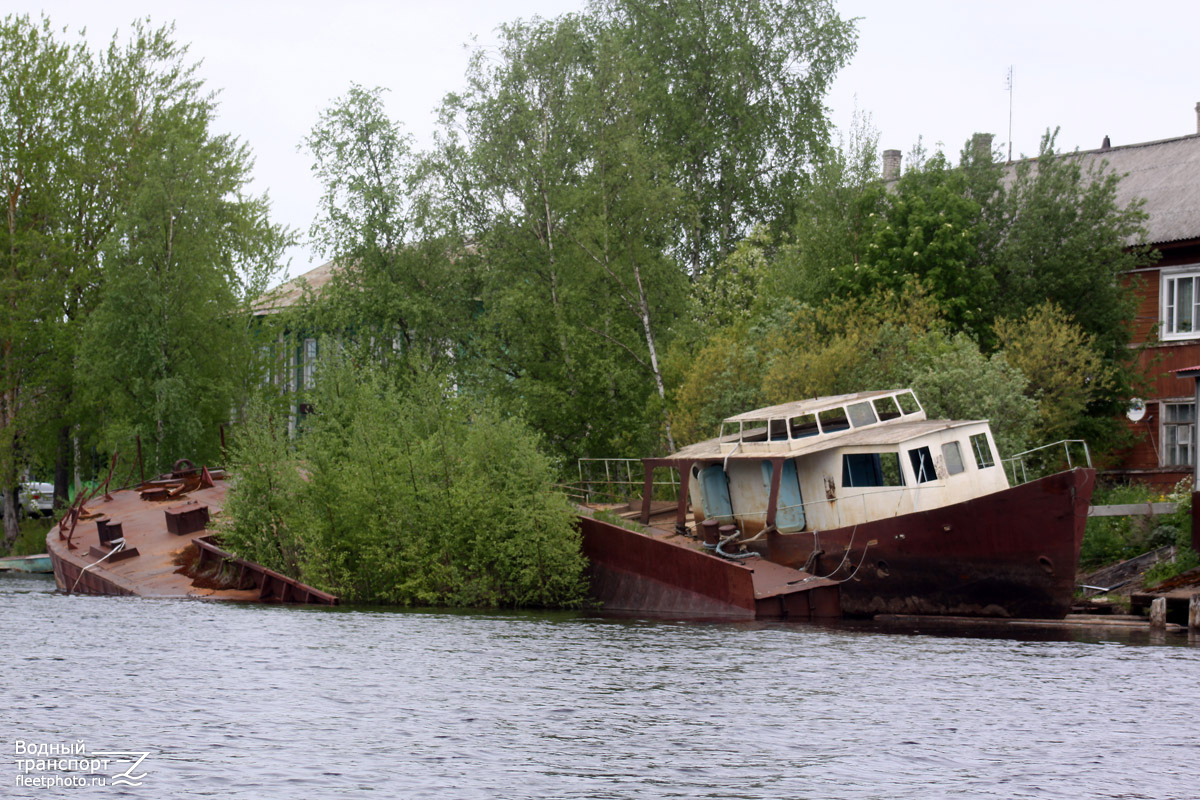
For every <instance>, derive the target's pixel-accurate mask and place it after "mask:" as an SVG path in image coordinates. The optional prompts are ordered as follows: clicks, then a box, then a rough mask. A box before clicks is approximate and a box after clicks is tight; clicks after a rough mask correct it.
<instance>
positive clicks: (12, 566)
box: [0, 553, 54, 572]
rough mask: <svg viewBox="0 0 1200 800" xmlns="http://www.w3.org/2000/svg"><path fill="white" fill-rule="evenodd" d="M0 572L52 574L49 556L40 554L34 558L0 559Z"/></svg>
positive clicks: (52, 569)
mask: <svg viewBox="0 0 1200 800" xmlns="http://www.w3.org/2000/svg"><path fill="white" fill-rule="evenodd" d="M0 572H54V567H52V566H51V565H50V556H49V554H47V553H42V554H41V555H36V556H9V557H7V558H0Z"/></svg>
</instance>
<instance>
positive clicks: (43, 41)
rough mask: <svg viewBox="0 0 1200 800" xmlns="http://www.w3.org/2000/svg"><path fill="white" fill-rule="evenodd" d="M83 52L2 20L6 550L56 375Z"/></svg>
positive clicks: (0, 266)
mask: <svg viewBox="0 0 1200 800" xmlns="http://www.w3.org/2000/svg"><path fill="white" fill-rule="evenodd" d="M83 59H84V55H83V54H82V52H81V51H80V50H79V49H78V48H76V47H71V46H69V45H66V44H62V43H60V42H58V41H56V38H55V32H54V31H53V29H52V28H51V27H50V23H49V21H47V20H44V19H43V20H42V21H41V23H40V24H36V23H34V22H32V21H30V20H29V18H28V17H11V16H9V17H6V18H5V19H4V20H3V22H2V23H0V74H3V75H4V80H3V81H2V82H0V186H2V188H3V193H4V201H5V209H4V210H5V218H4V224H3V225H0V306H2V307H3V311H2V312H0V491H2V492H3V493H4V509H5V511H4V544H5V547H6V548H7V547H9V546H11V545H12V543H13V541H15V540H16V537H17V535H18V533H19V521H18V519H17V515H16V506H17V504H16V491H17V484H18V481H19V478H20V471H21V469H22V468H23V467H24V466H25V465H26V463H27V460H28V457H29V445H30V442H29V438H30V436H31V434H32V433H33V431H34V430H35V428H36V426H37V423H38V414H39V411H40V408H39V401H40V400H41V399H42V398H44V397H45V394H46V392H45V387H46V384H47V382H48V380H49V374H51V373H52V370H49V369H48V362H49V360H50V355H51V353H52V352H53V351H52V343H53V341H54V338H55V336H54V331H53V329H54V324H55V309H56V306H57V302H56V301H57V298H56V296H55V293H56V292H57V291H58V290H59V288H60V287H61V279H62V263H63V261H64V258H65V256H66V255H67V254H68V253H69V247H70V245H69V241H68V240H67V239H66V237H65V236H64V235H63V219H62V218H63V211H64V209H63V208H62V201H63V198H64V196H65V195H66V194H67V193H68V192H69V190H70V189H69V186H68V185H67V183H68V178H67V175H66V174H65V173H64V171H63V167H64V165H65V164H66V162H67V161H68V160H69V159H70V153H69V149H70V145H69V143H70V142H71V141H72V139H73V137H74V136H75V135H77V134H78V130H77V128H76V121H75V119H74V118H73V116H72V110H73V105H74V103H73V99H74V96H75V95H74V92H73V90H74V89H75V88H76V87H75V84H74V82H73V78H74V76H75V75H76V74H77V73H78V72H79V71H80V70H81V69H82V66H81V62H82V61H83Z"/></svg>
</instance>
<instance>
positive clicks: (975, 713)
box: [0, 576, 1200, 800]
mask: <svg viewBox="0 0 1200 800" xmlns="http://www.w3.org/2000/svg"><path fill="white" fill-rule="evenodd" d="M52 588H53V584H52V583H47V582H45V581H39V580H38V579H36V578H28V577H22V578H10V577H7V576H6V577H3V578H0V618H3V619H4V620H6V625H5V643H6V647H5V653H6V654H7V658H6V660H5V663H4V664H3V666H4V667H5V668H4V669H3V670H0V691H2V692H3V696H4V697H5V703H6V708H5V709H4V711H3V718H4V726H3V729H4V730H5V731H6V732H7V738H8V739H10V740H15V739H22V740H24V741H27V742H64V741H71V742H74V741H76V740H82V741H84V742H86V743H87V746H88V748H89V750H149V751H151V755H150V756H149V757H148V758H147V760H146V761H145V762H144V765H143V766H144V768H145V770H146V771H147V773H148V774H147V778H146V779H145V789H144V790H146V791H152V793H153V795H154V796H161V797H179V798H200V797H246V798H275V797H279V798H294V797H311V798H320V797H357V796H359V795H362V794H365V793H375V794H378V795H380V796H385V797H404V798H409V797H411V798H423V797H439V798H444V797H454V798H498V797H503V798H544V797H556V798H613V799H614V800H618V799H619V800H625V799H626V798H709V797H711V798H780V797H788V798H854V799H855V800H864V799H867V798H921V800H927V799H928V798H941V797H947V798H950V797H953V798H958V797H963V796H971V797H986V798H1077V797H1085V796H1086V797H1104V798H1143V797H1146V798H1168V797H1171V798H1185V797H1196V796H1197V788H1196V782H1195V774H1194V764H1195V763H1196V762H1197V758H1198V756H1200V748H1198V745H1197V742H1198V741H1200V722H1197V719H1196V716H1195V713H1194V707H1195V698H1194V695H1195V687H1196V677H1197V675H1200V648H1196V647H1191V646H1170V645H1186V644H1187V640H1186V639H1179V638H1174V639H1171V640H1169V641H1168V642H1167V646H1153V647H1151V646H1142V645H1143V644H1144V643H1143V642H1139V641H1137V640H1136V639H1133V638H1130V639H1124V640H1121V639H1116V638H1115V637H1114V634H1111V633H1104V634H1101V635H1099V636H1093V637H1091V638H1088V637H1087V636H1086V635H1085V636H1082V637H1077V638H1078V639H1079V640H1074V641H1072V640H1065V641H1022V640H1017V639H1003V638H980V637H978V636H976V635H975V634H973V633H972V634H970V635H969V636H968V635H942V636H936V637H935V636H919V635H911V634H897V633H888V632H881V631H878V630H875V629H872V628H869V627H861V626H839V627H816V626H800V625H783V624H778V625H769V624H757V623H755V624H703V625H697V624H683V623H677V622H668V621H649V620H619V619H611V618H603V617H598V616H594V615H590V616H589V615H586V614H563V613H556V614H536V613H435V612H397V611H375V610H356V609H340V610H328V609H324V610H311V609H288V608H271V607H256V606H229V605H217V604H206V603H198V602H171V601H139V600H136V599H129V598H87V597H64V596H61V595H57V594H54V593H53V592H52V591H50V590H51V589H52ZM1106 640H1108V641H1106ZM5 749H6V752H7V753H8V754H9V757H7V758H6V759H5V762H6V763H7V765H8V766H7V767H6V772H5V774H4V775H3V780H4V785H5V787H6V788H5V790H4V791H0V794H5V793H6V792H8V791H9V790H11V789H12V787H13V781H14V778H15V776H16V774H17V772H16V767H15V764H14V758H13V757H12V756H11V754H12V752H13V747H12V745H11V744H8V745H7V746H6V748H5ZM1148 765H1153V768H1149V767H1148ZM13 791H15V792H16V795H15V796H17V797H38V798H42V797H46V796H48V795H49V794H50V793H48V792H47V791H46V790H45V789H31V788H22V787H17V788H16V789H15V790H13ZM106 791H107V795H106V796H122V795H123V794H124V795H127V796H143V795H139V794H137V793H135V792H133V791H132V790H128V791H125V790H118V789H109V790H106ZM22 792H25V794H22ZM147 796H148V795H147Z"/></svg>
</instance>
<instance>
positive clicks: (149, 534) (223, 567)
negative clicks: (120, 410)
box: [46, 456, 338, 605]
mask: <svg viewBox="0 0 1200 800" xmlns="http://www.w3.org/2000/svg"><path fill="white" fill-rule="evenodd" d="M113 466H114V467H115V466H116V457H115V456H114V458H113ZM111 479H112V469H111V468H110V470H109V476H108V479H106V480H105V481H104V483H103V484H101V486H100V487H98V488H97V489H96V490H94V491H93V492H90V493H87V494H81V495H79V496H78V497H77V498H76V501H75V502H74V503H73V504H72V506H71V508H70V509H68V510H67V512H66V513H65V514H64V515H63V518H62V519H61V520H60V521H59V522H58V524H57V525H55V526H54V527H53V528H51V529H50V531H49V532H48V533H47V534H46V551H47V553H48V555H49V557H50V563H51V566H52V568H53V571H54V580H55V582H56V583H57V584H58V589H59V590H60V591H62V592H66V593H68V594H88V595H131V596H137V597H150V598H175V599H202V600H225V601H234V602H258V603H290V604H312V605H336V604H337V603H338V598H337V597H336V596H334V595H331V594H328V593H326V592H322V591H320V590H319V589H316V588H314V587H312V586H308V585H306V584H303V583H301V582H299V581H297V580H295V579H293V578H291V577H289V576H287V575H283V574H281V573H279V572H276V571H274V570H271V569H268V568H266V567H264V566H262V565H261V564H256V563H254V562H252V561H247V560H245V559H242V558H238V557H237V556H235V555H233V554H231V553H228V552H226V551H225V550H223V549H222V548H221V546H220V541H219V539H218V537H217V536H216V534H215V532H214V531H213V530H212V529H211V527H212V523H213V522H215V520H216V519H217V518H218V517H219V516H220V514H221V511H222V508H223V507H224V505H225V497H226V494H227V491H228V482H227V481H226V475H225V472H224V471H223V470H209V469H207V468H206V467H199V468H197V467H195V466H193V465H192V464H191V462H189V461H187V460H186V459H181V460H180V461H179V462H177V463H176V464H175V468H174V469H173V470H172V471H171V472H168V473H165V474H162V475H159V476H157V477H155V478H153V479H151V480H146V481H142V482H140V483H138V484H137V485H135V486H132V487H130V488H127V489H120V490H111V491H110V490H109V483H110V481H111Z"/></svg>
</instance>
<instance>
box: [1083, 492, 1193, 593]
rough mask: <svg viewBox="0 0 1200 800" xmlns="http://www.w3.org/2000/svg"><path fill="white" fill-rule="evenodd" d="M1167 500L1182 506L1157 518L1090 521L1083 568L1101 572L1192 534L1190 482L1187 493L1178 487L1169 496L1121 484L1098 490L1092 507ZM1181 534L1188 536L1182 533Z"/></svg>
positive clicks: (1084, 539) (1085, 542)
mask: <svg viewBox="0 0 1200 800" xmlns="http://www.w3.org/2000/svg"><path fill="white" fill-rule="evenodd" d="M1180 486H1182V484H1180ZM1165 500H1170V501H1174V502H1176V503H1177V504H1178V505H1177V510H1176V511H1175V512H1174V513H1172V514H1163V515H1160V516H1156V517H1150V516H1132V517H1092V518H1090V519H1088V521H1087V529H1086V530H1085V532H1084V535H1083V546H1082V548H1081V549H1080V554H1079V566H1080V568H1081V569H1084V570H1089V571H1090V570H1095V569H1099V568H1100V567H1104V566H1107V565H1109V564H1115V563H1117V562H1119V561H1124V560H1126V559H1129V558H1133V557H1134V556H1139V555H1141V554H1142V553H1146V552H1149V551H1150V550H1154V549H1155V548H1158V547H1162V546H1163V545H1168V544H1171V543H1172V542H1174V541H1175V540H1176V538H1177V537H1178V536H1180V535H1186V536H1190V535H1191V482H1190V481H1188V482H1187V488H1186V490H1183V489H1181V488H1180V487H1176V489H1175V491H1174V492H1172V493H1171V494H1170V495H1166V496H1164V495H1162V494H1161V492H1160V491H1159V490H1157V489H1154V488H1152V487H1149V486H1141V485H1127V484H1119V485H1115V486H1107V487H1099V488H1097V489H1096V493H1095V494H1094V495H1093V497H1092V505H1122V504H1126V503H1152V502H1160V501H1165ZM1181 531H1184V532H1186V533H1185V534H1181Z"/></svg>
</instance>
